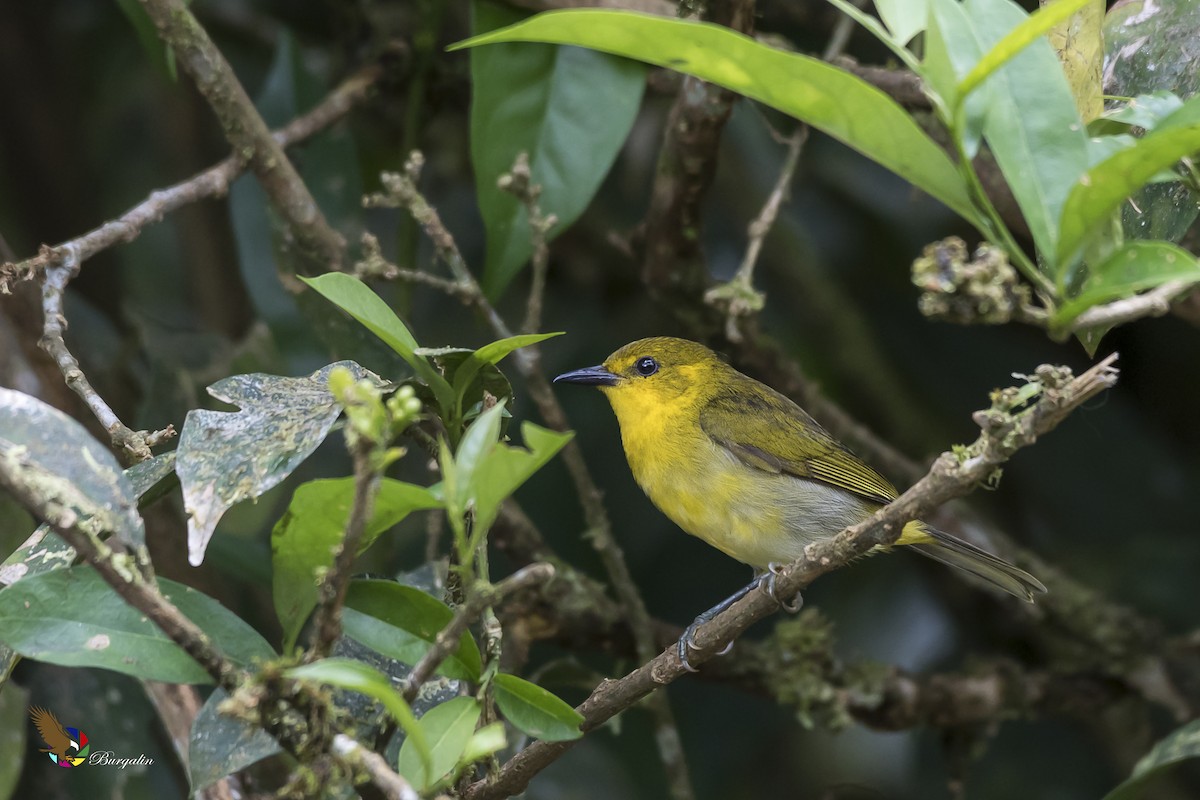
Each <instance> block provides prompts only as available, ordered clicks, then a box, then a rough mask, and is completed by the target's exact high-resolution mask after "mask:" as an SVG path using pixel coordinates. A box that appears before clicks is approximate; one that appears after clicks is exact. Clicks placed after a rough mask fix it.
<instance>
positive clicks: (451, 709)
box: [399, 697, 482, 792]
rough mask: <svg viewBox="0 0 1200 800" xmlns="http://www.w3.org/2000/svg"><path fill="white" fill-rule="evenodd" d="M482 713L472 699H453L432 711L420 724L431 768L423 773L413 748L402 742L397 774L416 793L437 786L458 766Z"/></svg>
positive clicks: (410, 743) (411, 745)
mask: <svg viewBox="0 0 1200 800" xmlns="http://www.w3.org/2000/svg"><path fill="white" fill-rule="evenodd" d="M481 713H482V709H481V708H480V706H479V702H478V701H477V700H476V699H475V698H473V697H456V698H454V699H453V700H448V701H446V702H445V703H442V704H441V705H439V706H435V707H434V708H431V709H430V710H429V711H428V712H426V714H425V716H423V717H421V720H420V725H421V728H422V729H423V730H424V732H425V739H426V741H428V742H429V750H430V756H431V758H430V761H431V765H430V767H429V768H428V769H426V767H425V765H424V764H423V763H422V762H421V760H420V759H419V758H418V755H417V752H416V749H417V748H416V746H415V745H414V744H413V743H412V741H411V740H410V739H405V740H404V744H403V745H401V747H400V763H399V767H400V774H401V775H403V776H404V777H405V778H407V779H408V780H409V782H410V783H412V785H413V788H415V789H416V790H417V791H419V792H424V791H426V790H428V789H430V788H432V787H433V786H434V785H436V784H437V783H438V782H439V781H441V780H442V779H443V778H445V777H446V776H447V775H449V774H450V773H451V771H452V770H454V769H455V768H456V767H458V766H459V763H460V761H461V760H462V757H463V754H464V753H465V752H466V749H467V745H469V744H470V743H471V737H472V735H473V734H474V733H475V726H476V725H477V724H478V723H479V716H480V714H481Z"/></svg>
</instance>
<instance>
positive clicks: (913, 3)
mask: <svg viewBox="0 0 1200 800" xmlns="http://www.w3.org/2000/svg"><path fill="white" fill-rule="evenodd" d="M875 10H876V11H878V12H879V17H880V19H882V20H883V21H884V23H885V24H886V25H887V27H888V30H889V31H891V32H892V36H893V37H895V39H896V41H897V42H898V43H900V44H907V43H908V41H909V40H910V39H912V38H913V37H914V36H916V35H917V34H918V33H920V32H921V31H923V30H925V23H926V22H927V20H928V17H929V0H875Z"/></svg>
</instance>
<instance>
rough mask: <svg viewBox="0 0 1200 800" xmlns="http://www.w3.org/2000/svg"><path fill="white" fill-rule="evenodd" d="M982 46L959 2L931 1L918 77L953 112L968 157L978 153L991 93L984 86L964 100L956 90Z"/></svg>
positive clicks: (976, 61) (977, 57) (977, 60)
mask: <svg viewBox="0 0 1200 800" xmlns="http://www.w3.org/2000/svg"><path fill="white" fill-rule="evenodd" d="M983 49H984V48H983V43H982V42H980V41H979V37H977V36H976V35H975V28H974V25H973V24H972V23H971V20H970V19H968V18H967V14H966V12H965V11H964V10H963V6H962V3H960V2H958V0H930V3H929V25H928V27H927V28H926V32H925V60H924V61H922V62H921V77H922V78H923V79H924V80H925V82H926V83H927V84H928V85H929V87H930V88H932V89H933V91H934V92H935V93H936V95H937V96H938V97H940V98H941V100H942V103H943V105H944V106H945V110H946V112H947V113H950V114H952V115H954V118H953V120H952V126H953V128H954V129H955V131H956V133H957V135H958V137H959V139H960V140H961V141H962V145H963V152H965V153H966V155H967V157H969V158H974V157H975V154H976V153H977V152H979V145H980V142H981V141H982V139H983V122H984V120H985V119H986V118H987V110H988V107H989V103H988V96H989V95H990V92H989V91H988V88H987V87H983V88H982V89H981V90H979V91H976V92H972V93H971V95H970V96H969V97H966V98H965V99H964V98H962V97H961V96H960V93H959V82H960V81H961V80H962V77H963V76H964V75H966V74H967V73H968V72H970V71H971V69H972V68H973V67H974V66H975V65H976V64H978V63H979V59H980V58H981V57H982V56H983Z"/></svg>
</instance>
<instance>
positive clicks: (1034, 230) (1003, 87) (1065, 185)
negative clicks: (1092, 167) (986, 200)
mask: <svg viewBox="0 0 1200 800" xmlns="http://www.w3.org/2000/svg"><path fill="white" fill-rule="evenodd" d="M963 9H964V10H965V11H966V13H967V16H968V17H969V18H970V20H971V22H972V24H973V26H974V30H975V36H976V38H977V39H978V40H979V42H980V44H982V46H983V47H984V48H987V49H990V48H992V47H994V46H996V45H997V44H998V43H1000V42H1001V41H1002V40H1004V37H1005V34H1006V33H1007V32H1009V31H1012V30H1013V29H1014V28H1016V27H1017V26H1019V25H1021V24H1022V22H1024V20H1026V19H1027V17H1026V15H1025V12H1024V11H1022V10H1021V8H1020V7H1019V6H1017V5H1016V4H1014V3H1012V2H1011V0H966V2H964V3H963ZM986 85H987V86H988V89H989V92H990V95H989V98H988V100H989V109H988V114H987V119H986V120H985V122H984V129H983V133H984V137H985V138H986V139H987V141H988V145H989V146H990V147H991V150H992V153H993V154H994V155H995V157H996V162H997V163H998V164H999V165H1000V170H1001V171H1002V172H1003V173H1004V179H1005V180H1006V181H1007V182H1008V185H1009V187H1010V188H1011V189H1012V192H1013V196H1014V197H1015V198H1016V200H1017V204H1018V205H1019V206H1020V207H1021V213H1022V214H1023V215H1024V217H1025V220H1026V222H1027V223H1028V224H1029V231H1030V233H1031V234H1032V235H1033V240H1034V243H1035V244H1036V245H1037V247H1038V250H1039V251H1040V253H1041V255H1042V260H1043V264H1044V265H1045V268H1046V269H1047V270H1049V271H1050V273H1051V274H1052V275H1053V274H1054V263H1053V262H1054V258H1055V254H1056V253H1057V252H1058V249H1057V248H1058V243H1059V226H1058V221H1059V218H1060V216H1061V211H1062V208H1063V204H1064V203H1065V202H1066V199H1067V193H1068V192H1069V191H1070V187H1071V186H1072V185H1073V184H1074V183H1075V181H1076V180H1077V179H1078V178H1079V176H1080V175H1082V174H1083V173H1084V170H1086V169H1087V166H1088V145H1087V137H1086V134H1085V132H1084V127H1083V123H1082V121H1081V120H1080V118H1079V112H1078V111H1077V110H1076V107H1075V99H1074V97H1073V96H1072V95H1071V88H1070V86H1068V84H1067V79H1066V76H1065V75H1063V71H1062V66H1061V65H1060V63H1059V61H1058V57H1057V56H1056V55H1055V54H1054V50H1053V49H1051V47H1050V44H1049V43H1048V42H1046V41H1045V40H1044V39H1042V40H1038V41H1035V42H1033V43H1032V44H1030V45H1029V46H1027V47H1025V48H1024V49H1023V50H1021V51H1020V52H1019V53H1017V54H1016V55H1014V56H1013V57H1012V58H1011V60H1009V61H1008V62H1007V63H1005V64H1004V65H1003V66H1002V67H1000V68H999V69H997V70H996V71H995V72H993V73H992V74H991V76H990V77H989V78H987V80H986Z"/></svg>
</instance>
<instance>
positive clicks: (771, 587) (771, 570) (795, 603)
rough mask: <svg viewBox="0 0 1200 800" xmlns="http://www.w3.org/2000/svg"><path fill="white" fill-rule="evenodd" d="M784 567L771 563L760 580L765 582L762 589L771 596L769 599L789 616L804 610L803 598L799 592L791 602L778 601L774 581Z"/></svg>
mask: <svg viewBox="0 0 1200 800" xmlns="http://www.w3.org/2000/svg"><path fill="white" fill-rule="evenodd" d="M783 568H784V565H783V564H779V563H777V562H775V561H772V562H771V563H770V564H767V571H766V572H765V573H764V574H763V577H762V580H763V581H765V582H766V586H765V587H764V589H765V591H766V593H767V594H768V595H770V596H771V599H772V600H774V601H775V602H776V603H778V604H779V607H780V608H782V609H783V610H784V611H786V612H788V613H789V614H795V613H796V612H798V611H799V610H800V609H802V608H804V597H803V595H801V594H800V593H799V592H797V593H796V596H795V597H793V598H792V600H791V602H785V601H783V600H780V599H779V594H778V593H777V592H776V588H775V579H776V578H778V577H779V574H780V573H781V572H782V571H783Z"/></svg>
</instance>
